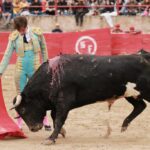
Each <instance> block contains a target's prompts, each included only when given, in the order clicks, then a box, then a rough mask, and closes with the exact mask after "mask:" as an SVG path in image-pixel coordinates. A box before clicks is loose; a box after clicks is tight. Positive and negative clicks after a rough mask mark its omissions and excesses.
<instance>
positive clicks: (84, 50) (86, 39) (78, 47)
mask: <svg viewBox="0 0 150 150" xmlns="http://www.w3.org/2000/svg"><path fill="white" fill-rule="evenodd" d="M75 51H76V52H77V53H78V54H91V55H94V54H96V51H97V43H96V41H95V39H94V38H92V37H90V36H82V37H80V38H79V39H78V40H77V42H76V44H75Z"/></svg>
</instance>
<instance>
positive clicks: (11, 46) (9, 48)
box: [0, 39, 14, 74]
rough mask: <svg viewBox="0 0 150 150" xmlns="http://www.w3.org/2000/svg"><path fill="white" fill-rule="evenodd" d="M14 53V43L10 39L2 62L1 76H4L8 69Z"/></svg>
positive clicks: (0, 64) (0, 65) (0, 67)
mask: <svg viewBox="0 0 150 150" xmlns="http://www.w3.org/2000/svg"><path fill="white" fill-rule="evenodd" d="M13 51H14V42H13V41H12V40H11V39H9V42H8V45H7V48H6V51H5V54H4V56H3V58H2V61H1V63H0V74H3V72H4V71H5V69H6V68H7V66H8V64H9V60H10V58H11V56H12V53H13Z"/></svg>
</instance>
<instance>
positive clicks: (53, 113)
mask: <svg viewBox="0 0 150 150" xmlns="http://www.w3.org/2000/svg"><path fill="white" fill-rule="evenodd" d="M51 117H52V120H53V127H54V129H55V118H56V111H55V110H52V111H51ZM60 134H61V135H62V136H63V137H64V138H65V137H66V130H65V129H64V128H63V127H62V128H61V130H60Z"/></svg>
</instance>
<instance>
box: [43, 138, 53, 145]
mask: <svg viewBox="0 0 150 150" xmlns="http://www.w3.org/2000/svg"><path fill="white" fill-rule="evenodd" d="M55 142H56V141H55V140H51V139H47V140H45V141H43V142H42V144H43V145H54V144H55Z"/></svg>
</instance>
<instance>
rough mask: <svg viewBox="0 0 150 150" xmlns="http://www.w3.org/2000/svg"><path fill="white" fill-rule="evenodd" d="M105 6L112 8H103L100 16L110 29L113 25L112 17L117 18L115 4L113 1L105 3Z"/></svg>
mask: <svg viewBox="0 0 150 150" xmlns="http://www.w3.org/2000/svg"><path fill="white" fill-rule="evenodd" d="M106 4H107V5H108V4H110V5H113V7H108V8H107V7H106V8H104V9H103V10H102V11H101V13H102V14H101V15H100V16H102V17H104V18H105V20H106V22H107V23H108V25H109V27H110V28H113V27H114V24H113V20H112V17H114V16H117V9H116V4H115V3H114V1H109V3H106Z"/></svg>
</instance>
